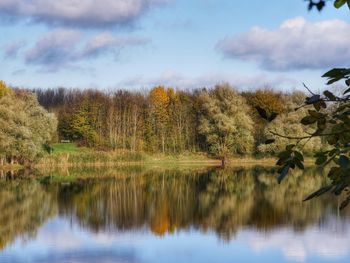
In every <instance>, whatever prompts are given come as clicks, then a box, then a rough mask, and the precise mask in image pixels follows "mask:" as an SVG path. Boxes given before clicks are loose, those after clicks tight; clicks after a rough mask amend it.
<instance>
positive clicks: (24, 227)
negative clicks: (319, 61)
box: [0, 168, 350, 263]
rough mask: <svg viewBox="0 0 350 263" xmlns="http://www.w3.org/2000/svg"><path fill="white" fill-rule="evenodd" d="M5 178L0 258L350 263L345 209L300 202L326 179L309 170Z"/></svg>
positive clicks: (323, 201) (1, 182)
mask: <svg viewBox="0 0 350 263" xmlns="http://www.w3.org/2000/svg"><path fill="white" fill-rule="evenodd" d="M76 176H79V177H81V178H80V179H77V180H75V179H74V178H75V177H76ZM10 177H11V176H10V175H9V176H7V178H3V179H0V262H1V263H7V262H11V263H12V262H13V263H16V262H33V263H34V262H35V263H37V262H38V263H40V262H53V263H55V262H72V263H80V262H84V263H85V262H87V263H89V262H96V263H97V262H107V263H110V262H123V263H124V262H125V263H126V262H133V263H136V262H137V263H138V262H140V263H158V262H167V263H168V262H169V263H172V262H174V263H175V262H176V263H177V262H183V263H185V262H194V263H197V262H200V263H205V262H215V263H216V262H223V263H224V262H230V263H232V262H269V263H273V262H350V218H349V216H350V211H349V210H350V209H349V208H348V209H347V210H345V211H342V212H339V211H338V210H337V205H338V204H337V203H338V200H336V199H335V198H333V197H331V196H325V197H323V198H320V199H317V200H313V201H311V202H308V203H302V202H301V200H302V199H303V197H305V195H306V194H308V193H310V192H312V191H313V190H315V189H317V188H318V187H320V186H322V185H323V184H325V183H326V180H325V179H324V177H322V176H321V174H320V172H319V171H314V170H307V171H306V172H304V174H302V173H295V174H293V176H291V177H289V178H288V179H287V180H286V181H285V182H283V183H282V185H278V184H277V183H276V179H275V175H274V174H273V171H271V170H270V169H263V168H254V169H226V170H222V169H213V168H211V169H209V170H205V169H201V170H200V171H196V170H193V169H182V170H181V171H180V170H169V171H152V170H148V171H145V170H144V169H142V168H138V169H128V170H124V169H114V170H112V169H109V170H103V169H99V170H94V169H91V170H88V171H87V170H85V171H82V170H69V171H62V172H55V173H51V174H50V175H49V176H46V177H40V179H37V177H32V176H28V175H25V176H23V177H19V178H12V179H11V178H10ZM62 178H65V179H64V182H62ZM96 178H99V179H96Z"/></svg>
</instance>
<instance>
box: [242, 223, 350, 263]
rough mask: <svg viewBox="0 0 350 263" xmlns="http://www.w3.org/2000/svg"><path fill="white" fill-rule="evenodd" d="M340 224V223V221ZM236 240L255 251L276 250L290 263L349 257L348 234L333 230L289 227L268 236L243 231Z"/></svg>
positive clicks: (315, 227) (266, 234) (269, 233)
mask: <svg viewBox="0 0 350 263" xmlns="http://www.w3.org/2000/svg"><path fill="white" fill-rule="evenodd" d="M339 223H340V222H339ZM237 239H238V240H241V241H244V242H247V243H248V244H249V246H250V247H251V248H252V249H253V250H254V251H256V252H263V251H266V250H271V249H276V250H278V251H281V252H282V254H283V255H284V257H285V258H287V259H288V260H291V261H297V262H305V261H307V260H308V258H311V257H315V256H316V257H320V258H323V259H328V260H337V259H341V258H344V257H348V256H349V249H350V247H349V235H348V233H346V232H345V233H343V232H341V231H339V232H335V231H334V229H332V228H331V227H330V229H328V228H326V229H319V228H318V227H317V226H314V227H309V228H308V229H306V230H305V231H304V232H295V231H293V230H291V229H288V228H281V229H275V230H273V231H270V232H268V233H257V232H256V231H252V230H245V231H242V232H240V233H239V235H238V237H237Z"/></svg>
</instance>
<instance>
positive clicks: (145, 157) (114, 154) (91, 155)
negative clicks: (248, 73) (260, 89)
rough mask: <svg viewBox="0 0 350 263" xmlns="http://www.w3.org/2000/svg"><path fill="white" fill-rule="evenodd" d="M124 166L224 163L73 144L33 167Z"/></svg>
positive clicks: (241, 160)
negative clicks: (99, 149) (97, 148)
mask: <svg viewBox="0 0 350 263" xmlns="http://www.w3.org/2000/svg"><path fill="white" fill-rule="evenodd" d="M275 163H276V158H273V157H263V156H259V157H249V156H247V157H241V156H236V157H231V158H229V159H228V162H227V166H255V165H262V166H274V165H275ZM305 164H306V165H308V166H310V165H312V164H313V159H312V158H307V159H306V160H305ZM120 165H122V166H125V165H129V166H130V165H149V166H160V167H161V166H164V167H168V166H172V167H175V166H177V165H182V166H184V165H192V166H203V165H206V166H211V165H213V166H219V165H221V161H220V160H218V159H215V158H213V157H210V156H208V155H207V154H205V153H183V154H176V155H169V154H167V155H165V154H148V153H144V152H131V151H125V150H122V151H121V150H119V151H98V150H95V149H90V148H85V147H77V146H76V145H75V144H74V143H58V144H54V145H53V153H52V154H44V156H42V158H41V159H40V160H39V161H38V163H36V164H35V165H34V166H35V167H36V168H45V167H49V168H50V167H53V168H54V167H72V166H77V167H89V166H120ZM19 168H21V166H19V165H15V166H10V165H7V166H3V167H1V166H0V170H15V169H19Z"/></svg>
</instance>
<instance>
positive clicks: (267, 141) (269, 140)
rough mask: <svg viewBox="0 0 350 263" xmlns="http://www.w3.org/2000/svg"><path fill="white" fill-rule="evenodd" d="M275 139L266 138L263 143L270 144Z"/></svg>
mask: <svg viewBox="0 0 350 263" xmlns="http://www.w3.org/2000/svg"><path fill="white" fill-rule="evenodd" d="M275 141H276V140H275V139H268V140H266V141H265V144H271V143H274V142H275Z"/></svg>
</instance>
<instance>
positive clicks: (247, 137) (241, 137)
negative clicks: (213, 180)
mask: <svg viewBox="0 0 350 263" xmlns="http://www.w3.org/2000/svg"><path fill="white" fill-rule="evenodd" d="M199 100H200V102H201V115H200V116H199V123H200V124H199V127H198V130H199V132H200V133H201V134H202V135H203V136H205V138H206V142H207V144H208V146H209V151H210V152H211V153H212V154H215V155H217V156H220V158H221V160H222V164H223V165H225V161H226V158H227V156H228V155H231V154H247V153H250V152H251V151H252V149H253V144H254V139H253V135H252V130H253V122H252V120H251V118H250V116H249V115H248V111H249V108H248V106H247V104H246V101H245V99H244V98H243V97H242V96H241V95H239V94H238V93H237V92H236V91H235V90H234V89H232V88H231V87H230V86H229V85H228V84H225V85H220V86H216V87H215V88H214V89H213V90H209V91H207V90H204V91H203V92H202V93H201V94H200V95H199Z"/></svg>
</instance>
